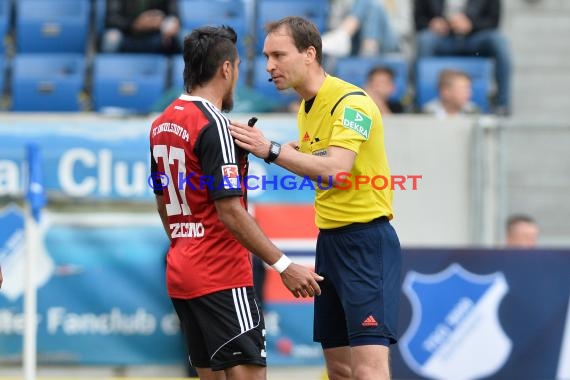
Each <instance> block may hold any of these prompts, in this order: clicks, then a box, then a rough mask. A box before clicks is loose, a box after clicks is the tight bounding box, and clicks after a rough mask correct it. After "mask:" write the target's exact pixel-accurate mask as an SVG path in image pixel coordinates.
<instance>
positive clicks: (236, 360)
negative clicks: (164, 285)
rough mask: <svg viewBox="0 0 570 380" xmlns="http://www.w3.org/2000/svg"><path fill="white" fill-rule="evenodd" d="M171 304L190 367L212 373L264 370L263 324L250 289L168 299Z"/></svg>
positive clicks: (236, 289) (251, 288) (252, 291)
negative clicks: (239, 367) (243, 367)
mask: <svg viewBox="0 0 570 380" xmlns="http://www.w3.org/2000/svg"><path fill="white" fill-rule="evenodd" d="M172 304H173V305H174V309H175V310H176V313H177V314H178V318H180V326H181V328H182V332H183V333H184V336H185V338H186V345H187V348H188V353H189V355H190V358H189V359H190V363H191V365H192V366H194V367H198V368H211V369H212V370H214V371H218V370H223V369H226V368H230V367H234V366H236V365H240V364H254V365H260V366H266V356H267V355H266V345H265V322H264V321H263V314H262V313H261V310H260V309H259V307H258V302H257V301H256V299H255V295H254V290H253V287H247V288H235V289H227V290H222V291H219V292H216V293H211V294H207V295H205V296H202V297H197V298H192V299H178V298H172Z"/></svg>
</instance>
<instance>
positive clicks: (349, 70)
mask: <svg viewBox="0 0 570 380" xmlns="http://www.w3.org/2000/svg"><path fill="white" fill-rule="evenodd" d="M376 66H384V67H388V68H389V69H391V70H392V71H393V72H394V82H395V84H396V92H395V93H394V95H393V96H392V98H393V99H397V100H401V99H402V98H403V97H404V96H405V95H406V91H407V89H408V62H407V61H406V60H405V59H404V58H400V57H390V58H388V57H386V58H382V57H347V58H340V59H338V60H337V62H336V65H335V68H334V75H335V76H337V77H339V78H341V79H343V80H345V81H347V82H350V83H353V84H355V85H357V86H360V87H364V85H365V83H366V78H367V75H368V72H369V71H370V70H371V69H372V68H374V67H376Z"/></svg>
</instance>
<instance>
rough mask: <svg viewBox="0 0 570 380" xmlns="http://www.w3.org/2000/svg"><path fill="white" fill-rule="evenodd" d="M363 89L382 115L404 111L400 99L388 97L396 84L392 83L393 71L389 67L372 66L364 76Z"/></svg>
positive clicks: (392, 93) (394, 89) (392, 92)
mask: <svg viewBox="0 0 570 380" xmlns="http://www.w3.org/2000/svg"><path fill="white" fill-rule="evenodd" d="M364 91H366V93H367V94H368V95H370V97H371V98H372V100H374V103H376V105H377V106H378V108H379V109H380V112H381V113H382V114H383V115H387V114H392V113H403V112H404V107H403V106H402V103H400V101H398V100H394V99H390V98H391V96H392V95H394V92H395V91H396V84H395V83H394V71H392V69H390V68H389V67H384V66H376V67H373V68H372V69H371V70H370V71H369V72H368V76H367V77H366V84H365V86H364Z"/></svg>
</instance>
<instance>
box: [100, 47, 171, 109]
mask: <svg viewBox="0 0 570 380" xmlns="http://www.w3.org/2000/svg"><path fill="white" fill-rule="evenodd" d="M167 67H168V58H166V57H165V56H163V55H155V54H125V53H122V54H98V55H97V56H95V59H94V62H93V106H94V109H95V110H96V111H102V110H104V109H105V108H121V109H124V110H128V111H129V112H133V113H148V112H150V111H151V110H152V106H153V105H154V104H155V103H156V102H157V101H158V100H159V99H160V98H161V97H162V96H163V94H164V92H165V90H166V88H165V87H166V73H167Z"/></svg>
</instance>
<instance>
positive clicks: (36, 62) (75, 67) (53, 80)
mask: <svg viewBox="0 0 570 380" xmlns="http://www.w3.org/2000/svg"><path fill="white" fill-rule="evenodd" d="M12 67H13V73H12V108H11V109H12V110H13V111H42V112H74V111H80V110H81V108H82V107H81V98H80V96H81V92H82V91H83V89H84V83H85V57H84V56H83V55H82V54H76V53H57V54H54V53H50V54H48V53H28V54H18V55H16V56H15V57H14V61H13V65H12Z"/></svg>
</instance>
